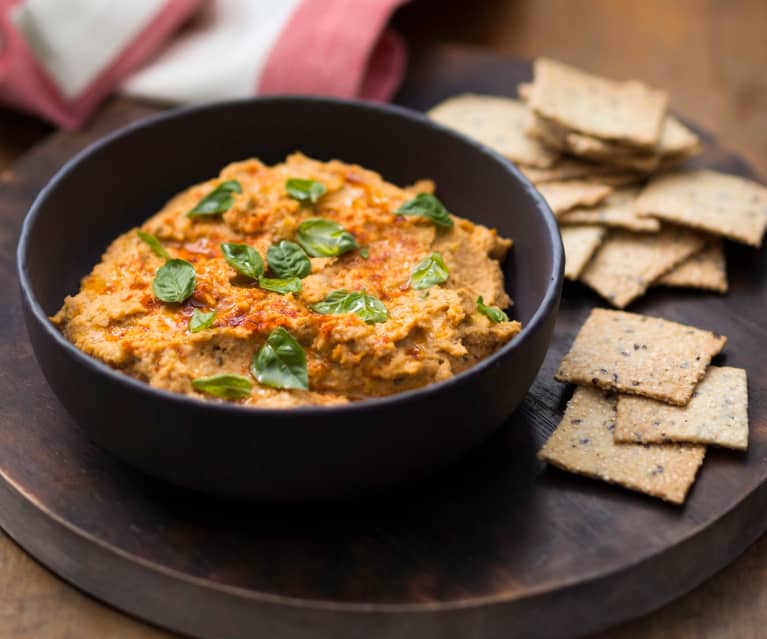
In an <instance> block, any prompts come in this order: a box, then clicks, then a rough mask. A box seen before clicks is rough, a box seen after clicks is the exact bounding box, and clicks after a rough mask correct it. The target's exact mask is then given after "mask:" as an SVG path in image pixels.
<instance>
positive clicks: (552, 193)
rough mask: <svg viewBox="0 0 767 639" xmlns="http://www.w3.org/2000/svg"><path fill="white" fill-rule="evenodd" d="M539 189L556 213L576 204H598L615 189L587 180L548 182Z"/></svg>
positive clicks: (572, 207) (567, 209)
mask: <svg viewBox="0 0 767 639" xmlns="http://www.w3.org/2000/svg"><path fill="white" fill-rule="evenodd" d="M537 189H538V192H539V193H540V194H541V195H542V196H543V199H544V200H546V203H547V204H548V205H549V206H550V207H551V210H552V211H554V214H555V215H559V214H560V213H564V212H565V211H569V210H570V209H574V208H575V207H576V206H592V205H594V204H597V203H599V202H601V201H602V200H604V199H605V198H606V197H607V196H608V195H610V193H612V190H613V189H612V187H610V186H607V185H606V184H595V183H593V182H586V181H585V180H568V181H561V182H547V183H546V184H541V185H540V186H538V187H537Z"/></svg>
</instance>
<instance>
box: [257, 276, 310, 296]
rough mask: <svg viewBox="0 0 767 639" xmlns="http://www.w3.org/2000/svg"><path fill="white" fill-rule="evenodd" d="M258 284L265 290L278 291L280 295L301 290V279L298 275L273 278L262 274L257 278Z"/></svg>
mask: <svg viewBox="0 0 767 639" xmlns="http://www.w3.org/2000/svg"><path fill="white" fill-rule="evenodd" d="M258 285H259V286H260V287H261V288H265V289H266V290H267V291H272V292H273V293H279V294H280V295H285V294H286V293H300V292H301V279H300V278H298V277H282V278H273V277H264V276H263V275H262V276H261V277H259V278H258Z"/></svg>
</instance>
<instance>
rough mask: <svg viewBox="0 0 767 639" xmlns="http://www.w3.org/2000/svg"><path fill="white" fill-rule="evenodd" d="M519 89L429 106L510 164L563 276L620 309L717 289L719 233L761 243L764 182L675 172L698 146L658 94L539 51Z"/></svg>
mask: <svg viewBox="0 0 767 639" xmlns="http://www.w3.org/2000/svg"><path fill="white" fill-rule="evenodd" d="M519 91H520V95H521V97H522V98H523V99H522V100H513V99H510V98H502V97H497V96H481V95H461V96H457V97H455V98H451V99H449V100H447V101H446V102H443V103H441V104H439V105H437V106H436V107H435V108H434V109H432V110H431V111H430V112H429V115H430V116H431V117H432V118H433V119H435V120H437V121H438V122H440V123H442V124H444V125H446V126H449V127H452V128H454V129H457V130H459V131H461V132H462V133H464V134H466V135H468V136H470V137H473V138H475V139H477V140H479V141H480V142H482V143H484V144H485V145H487V146H490V147H491V148H493V149H495V150H496V151H498V152H499V153H501V154H503V155H505V156H506V157H507V158H509V159H511V160H512V161H514V162H515V163H517V164H518V165H519V166H520V168H521V170H522V171H523V173H525V174H526V175H527V177H528V178H529V179H530V180H531V181H532V182H533V183H534V184H535V185H536V187H537V188H538V190H539V191H540V193H541V194H542V195H543V197H544V198H545V199H546V201H547V202H548V203H549V206H550V207H551V209H552V211H553V212H554V214H555V215H556V216H557V219H558V221H559V223H560V227H561V231H562V240H563V243H564V248H565V254H566V266H565V275H566V276H567V277H568V278H569V279H573V280H580V281H582V282H584V283H585V284H587V285H588V286H590V287H591V288H593V289H594V290H595V291H596V292H597V293H599V294H600V295H601V296H602V297H603V298H605V299H606V300H608V301H609V302H610V303H611V304H613V305H614V306H617V307H619V308H624V307H626V306H627V305H628V304H630V303H631V302H632V301H634V300H635V299H637V298H638V297H640V296H641V295H643V294H644V293H645V292H646V291H647V290H648V289H649V288H650V287H653V286H673V287H691V288H699V289H706V290H711V291H717V292H721V293H724V292H726V291H727V287H728V283H727V273H726V265H725V256H724V250H723V245H722V238H726V239H728V240H733V241H736V242H741V243H745V244H748V245H751V246H757V247H758V246H760V245H761V242H762V237H763V235H764V232H765V227H767V189H766V188H765V187H763V186H761V185H759V184H756V183H755V182H751V181H749V180H745V179H742V178H739V177H735V176H732V175H726V174H723V173H718V172H715V171H705V170H697V171H692V170H680V169H679V165H680V164H681V163H682V162H684V161H685V160H687V159H688V158H690V157H692V156H693V155H695V154H697V153H699V152H700V150H701V143H700V140H699V139H698V137H697V136H696V135H695V134H694V133H693V132H692V131H690V130H689V129H688V128H687V127H686V126H684V125H683V124H682V123H681V122H680V121H679V120H677V119H676V118H675V117H674V116H672V115H670V114H669V113H668V94H667V93H666V92H665V91H661V90H658V89H655V88H652V87H649V86H647V85H645V84H643V83H640V82H636V81H629V82H616V81H613V80H609V79H607V78H602V77H598V76H595V75H592V74H589V73H585V72H583V71H580V70H578V69H574V68H572V67H569V66H566V65H563V64H561V63H558V62H555V61H553V60H548V59H545V58H541V59H538V60H536V61H535V64H534V79H533V82H532V83H531V84H524V85H520V87H519Z"/></svg>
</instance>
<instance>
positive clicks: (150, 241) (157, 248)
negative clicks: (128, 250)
mask: <svg viewBox="0 0 767 639" xmlns="http://www.w3.org/2000/svg"><path fill="white" fill-rule="evenodd" d="M136 234H137V235H138V236H139V237H140V238H141V240H142V241H143V242H144V243H145V244H146V245H147V246H148V247H149V248H150V249H152V251H153V252H154V254H155V255H158V256H159V257H164V258H165V259H166V260H169V259H170V253H168V251H167V250H166V249H165V247H164V246H163V245H162V244H160V240H158V239H157V238H156V237H155V236H154V235H152V234H151V233H147V232H146V231H142V230H141V229H138V230H137V231H136Z"/></svg>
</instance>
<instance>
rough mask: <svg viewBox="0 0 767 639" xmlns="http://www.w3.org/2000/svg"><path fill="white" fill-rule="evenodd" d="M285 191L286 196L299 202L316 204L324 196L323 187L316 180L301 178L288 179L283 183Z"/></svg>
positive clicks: (324, 189)
mask: <svg viewBox="0 0 767 639" xmlns="http://www.w3.org/2000/svg"><path fill="white" fill-rule="evenodd" d="M285 190H286V191H287V192H288V195H289V196H290V197H292V198H293V199H294V200H298V201H299V202H311V203H312V204H317V201H318V200H319V199H320V198H321V197H322V196H323V195H325V191H327V189H326V188H325V185H324V184H323V183H322V182H317V181H316V180H304V179H302V178H290V179H289V180H288V181H287V182H285Z"/></svg>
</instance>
